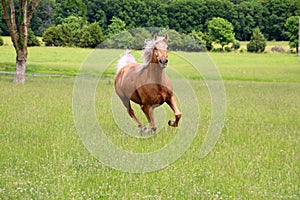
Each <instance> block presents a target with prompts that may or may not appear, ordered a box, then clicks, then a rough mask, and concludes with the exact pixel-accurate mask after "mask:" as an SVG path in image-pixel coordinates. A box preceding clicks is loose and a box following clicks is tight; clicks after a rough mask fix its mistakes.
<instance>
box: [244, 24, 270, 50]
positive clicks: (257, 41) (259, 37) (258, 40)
mask: <svg viewBox="0 0 300 200" xmlns="http://www.w3.org/2000/svg"><path fill="white" fill-rule="evenodd" d="M266 46H267V41H266V38H265V36H264V35H263V34H262V33H261V32H260V30H259V28H255V29H254V30H253V33H252V36H251V40H250V42H249V43H248V44H247V51H248V52H256V53H259V52H264V51H265V49H266Z"/></svg>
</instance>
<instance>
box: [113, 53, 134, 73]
mask: <svg viewBox="0 0 300 200" xmlns="http://www.w3.org/2000/svg"><path fill="white" fill-rule="evenodd" d="M132 63H137V62H136V60H135V58H134V57H133V55H132V54H131V51H130V50H128V49H127V50H126V51H125V53H124V54H123V55H121V58H120V60H119V62H118V64H117V73H118V72H119V71H120V70H121V69H122V68H123V67H125V66H126V65H128V64H132Z"/></svg>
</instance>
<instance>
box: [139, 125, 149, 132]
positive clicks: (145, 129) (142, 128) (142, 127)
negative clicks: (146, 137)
mask: <svg viewBox="0 0 300 200" xmlns="http://www.w3.org/2000/svg"><path fill="white" fill-rule="evenodd" d="M147 130H148V128H147V126H141V127H140V132H147Z"/></svg>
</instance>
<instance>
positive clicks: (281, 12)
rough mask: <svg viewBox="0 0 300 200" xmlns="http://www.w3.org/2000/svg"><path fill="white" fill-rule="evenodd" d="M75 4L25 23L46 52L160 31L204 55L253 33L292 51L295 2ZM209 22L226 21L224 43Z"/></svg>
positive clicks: (45, 8) (0, 25)
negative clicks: (189, 38) (191, 42)
mask: <svg viewBox="0 0 300 200" xmlns="http://www.w3.org/2000/svg"><path fill="white" fill-rule="evenodd" d="M75 2H79V3H77V4H74V3H69V1H63V0H43V1H41V2H40V4H39V7H38V9H37V10H36V12H35V13H34V15H33V18H32V20H31V25H30V28H31V30H32V31H33V32H34V34H35V35H37V36H43V37H45V43H46V45H49V46H50V45H54V46H80V47H95V45H96V44H99V42H101V41H103V40H104V39H105V38H109V37H110V36H112V35H114V34H116V33H118V32H120V31H122V30H130V29H134V28H137V27H165V28H169V29H174V30H176V31H177V32H180V33H183V34H184V35H183V36H182V37H185V35H193V37H194V38H196V39H197V38H198V39H199V41H200V40H201V43H202V44H205V45H206V48H207V49H208V50H210V49H211V48H212V47H211V42H212V41H214V42H216V43H219V44H220V45H221V46H222V47H224V46H225V45H227V44H228V43H230V42H231V43H233V47H234V46H235V44H237V43H236V42H235V41H249V40H250V39H251V37H252V34H253V31H254V30H255V29H259V30H260V31H261V33H262V34H263V36H264V38H265V39H267V40H278V41H281V40H289V41H290V46H291V48H295V47H296V46H297V45H298V41H297V40H296V39H295V38H297V35H295V34H294V32H295V28H294V26H296V25H297V23H298V22H295V21H296V18H297V17H296V16H300V1H299V0H165V1H160V0H152V1H143V0H76V1H75ZM2 15H3V10H2V8H1V7H0V17H1V16H2ZM1 18H2V19H3V17H1ZM213 18H220V19H223V20H225V21H226V23H227V25H226V23H225V22H223V24H224V23H225V26H226V27H227V28H226V29H227V30H226V29H225V30H226V31H225V32H222V34H227V36H228V37H229V38H228V40H229V41H226V40H225V41H219V38H214V37H215V36H214V35H213V33H214V32H215V33H216V32H218V31H219V30H213V27H214V25H210V23H212V21H213V20H212V19H213ZM219 21H220V20H219ZM218 23H219V22H218ZM295 23H296V24H295ZM97 25H98V26H97ZM1 31H2V35H8V34H9V33H8V29H7V28H6V25H5V23H4V20H2V21H0V32H1ZM227 32H228V33H227ZM228 34H229V35H228ZM230 34H231V36H230ZM296 34H297V33H296ZM57 35H59V37H57ZM83 36H85V38H88V39H87V40H88V41H86V40H85V39H83ZM225 38H227V37H225ZM127 46H130V45H127ZM222 49H223V48H222Z"/></svg>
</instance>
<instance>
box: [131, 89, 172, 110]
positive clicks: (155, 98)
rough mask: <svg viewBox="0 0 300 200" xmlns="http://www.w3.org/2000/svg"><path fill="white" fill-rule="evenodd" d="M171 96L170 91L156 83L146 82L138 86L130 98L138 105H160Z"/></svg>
mask: <svg viewBox="0 0 300 200" xmlns="http://www.w3.org/2000/svg"><path fill="white" fill-rule="evenodd" d="M171 96H172V91H170V90H169V89H168V88H166V87H164V86H161V85H158V84H148V85H145V86H142V87H140V88H138V89H137V90H136V91H135V92H134V93H133V94H132V95H131V98H130V99H131V100H132V101H133V102H135V103H137V104H140V105H161V104H163V103H164V102H166V100H168V99H169V98H170V97H171Z"/></svg>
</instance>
